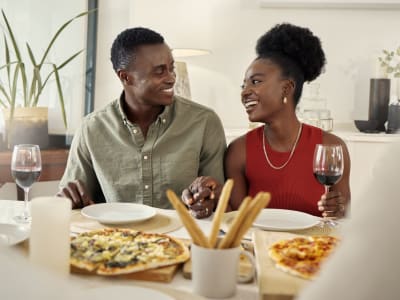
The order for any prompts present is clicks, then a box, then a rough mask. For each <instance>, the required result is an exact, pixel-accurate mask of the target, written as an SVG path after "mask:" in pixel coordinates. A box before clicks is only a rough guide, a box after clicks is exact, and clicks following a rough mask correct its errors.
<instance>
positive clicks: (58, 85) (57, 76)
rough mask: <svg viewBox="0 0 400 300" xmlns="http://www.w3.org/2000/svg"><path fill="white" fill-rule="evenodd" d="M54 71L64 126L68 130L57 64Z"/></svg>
mask: <svg viewBox="0 0 400 300" xmlns="http://www.w3.org/2000/svg"><path fill="white" fill-rule="evenodd" d="M53 70H54V75H55V77H56V83H57V91H58V99H59V100H60V107H61V114H62V117H63V120H64V126H65V128H67V116H66V113H65V104H64V96H63V92H62V87H61V82H60V76H59V74H58V70H57V66H56V65H55V64H53Z"/></svg>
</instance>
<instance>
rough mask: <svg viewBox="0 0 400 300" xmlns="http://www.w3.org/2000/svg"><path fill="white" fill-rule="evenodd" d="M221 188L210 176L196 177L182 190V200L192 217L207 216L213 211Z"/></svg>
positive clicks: (200, 217)
mask: <svg viewBox="0 0 400 300" xmlns="http://www.w3.org/2000/svg"><path fill="white" fill-rule="evenodd" d="M221 190H222V185H221V184H220V183H219V182H217V181H216V180H215V179H213V178H212V177H208V176H202V177H198V178H196V179H195V180H194V181H193V182H192V184H191V185H190V186H189V188H187V189H184V190H183V192H182V200H183V203H184V204H185V205H186V206H187V207H188V208H189V211H190V213H191V215H192V216H193V217H195V218H197V219H202V218H207V217H209V216H211V214H212V213H213V211H214V209H215V207H216V205H217V202H218V199H219V196H220V194H221Z"/></svg>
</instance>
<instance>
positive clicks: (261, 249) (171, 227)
mask: <svg viewBox="0 0 400 300" xmlns="http://www.w3.org/2000/svg"><path fill="white" fill-rule="evenodd" d="M22 209H23V202H22V201H15V200H7V199H0V226H2V225H3V226H5V225H4V224H16V222H15V221H14V220H13V216H15V215H17V214H18V213H20V211H22ZM156 212H157V214H156V217H154V220H153V221H151V222H150V221H147V222H141V223H139V224H132V225H129V226H130V228H134V229H138V230H142V231H146V232H157V233H164V234H168V235H170V236H173V237H175V238H178V239H182V240H184V241H189V242H190V236H189V234H188V232H187V231H186V229H185V227H184V226H183V225H182V223H181V221H180V219H179V216H178V214H177V213H176V211H175V210H167V209H156ZM234 216H235V212H230V213H225V215H224V217H223V222H222V226H221V230H220V234H221V235H223V234H224V233H225V232H226V231H227V230H229V224H230V222H231V221H232V219H233V218H234ZM195 221H196V223H197V224H198V225H199V227H200V228H201V230H202V231H203V232H204V233H205V234H206V235H208V234H209V233H210V232H211V228H212V216H210V217H209V218H206V219H196V220H195ZM19 226H25V228H26V230H27V232H29V227H30V225H29V224H28V225H19ZM104 227H106V225H104V224H101V223H99V222H97V221H96V220H92V219H89V218H86V217H85V216H83V215H82V214H81V212H80V210H72V213H71V223H70V235H71V236H74V235H77V234H79V233H81V232H86V231H90V230H95V229H101V228H104ZM0 229H1V227H0ZM49 230H51V229H49ZM327 230H328V231H327ZM331 233H332V232H331V230H330V229H321V228H320V227H318V226H313V227H312V228H307V229H304V230H297V231H291V232H283V231H269V230H260V229H256V228H251V229H250V230H249V232H248V233H247V234H246V235H245V237H244V241H246V242H247V243H250V244H252V250H254V253H255V264H256V271H257V274H256V276H255V278H254V280H252V281H251V282H248V283H238V284H237V292H236V294H235V295H234V296H233V297H231V298H227V299H246V300H251V299H268V300H275V299H294V297H295V296H296V295H297V294H298V293H299V292H300V291H301V289H302V288H304V286H306V285H307V284H308V283H309V282H308V281H307V280H304V279H301V278H296V277H294V276H292V275H289V274H286V273H284V272H282V271H280V270H278V269H276V268H275V267H274V265H273V263H272V261H271V260H270V259H269V258H268V255H267V252H268V251H267V248H268V245H269V244H270V243H272V242H274V241H276V240H278V239H282V238H290V237H292V236H295V235H298V234H305V235H315V234H331ZM0 235H1V232H0ZM27 235H29V234H27ZM43 247H46V245H43ZM28 248H29V238H27V239H26V240H25V241H21V242H20V243H17V244H16V245H13V246H11V249H12V251H15V252H17V251H19V252H21V253H25V256H26V254H27V253H28ZM66 280H68V282H69V285H70V286H72V287H74V289H75V290H76V289H78V290H81V291H83V292H85V291H95V290H96V289H104V288H108V289H109V291H111V292H112V294H113V297H114V298H115V299H124V298H126V295H125V296H124V293H126V289H127V288H129V287H131V288H132V287H136V288H145V289H152V290H154V291H158V292H160V293H162V294H163V295H168V296H169V297H170V298H168V299H176V300H180V299H194V300H196V299H206V298H204V297H202V296H199V295H196V294H194V293H193V292H192V282H191V280H190V279H187V276H185V274H184V270H183V269H182V268H180V269H178V270H177V272H176V273H174V275H173V277H172V279H171V280H170V281H169V282H155V281H144V280H137V279H132V278H110V277H107V276H98V275H87V274H76V273H70V274H69V276H68V278H67V279H66ZM104 299H105V298H104ZM132 299H133V298H132Z"/></svg>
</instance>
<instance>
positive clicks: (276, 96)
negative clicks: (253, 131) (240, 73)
mask: <svg viewBox="0 0 400 300" xmlns="http://www.w3.org/2000/svg"><path fill="white" fill-rule="evenodd" d="M285 83H287V80H286V79H284V78H282V74H281V69H280V67H279V66H278V65H277V64H275V63H273V62H272V61H271V60H269V59H263V58H260V59H256V60H254V61H253V62H252V63H251V65H250V66H249V68H248V69H247V71H246V74H245V78H244V80H243V86H242V88H243V89H242V94H241V96H242V103H243V105H244V107H245V109H246V112H247V114H248V115H249V120H250V121H251V122H264V123H269V122H270V121H271V120H272V119H273V118H275V117H276V116H277V115H278V114H279V112H281V111H282V110H283V109H284V108H285V107H286V106H287V104H284V103H283V98H284V97H285V96H286V97H287V96H288V95H287V94H285Z"/></svg>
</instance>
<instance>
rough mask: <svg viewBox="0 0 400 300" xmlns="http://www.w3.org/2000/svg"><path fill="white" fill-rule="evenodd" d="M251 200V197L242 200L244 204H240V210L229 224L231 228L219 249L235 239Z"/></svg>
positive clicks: (226, 246)
mask: <svg viewBox="0 0 400 300" xmlns="http://www.w3.org/2000/svg"><path fill="white" fill-rule="evenodd" d="M250 202H251V197H249V196H248V197H246V198H244V200H243V201H242V204H240V207H239V210H238V212H237V214H236V216H235V218H234V219H233V221H232V223H231V226H229V229H228V231H227V233H226V235H225V236H224V238H223V239H222V241H221V242H220V243H219V245H218V249H224V248H228V246H230V245H231V244H232V242H233V239H234V238H235V236H236V234H237V231H238V229H239V226H240V224H242V222H243V220H244V218H245V217H246V214H247V212H248V210H247V208H248V207H249V205H250Z"/></svg>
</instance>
